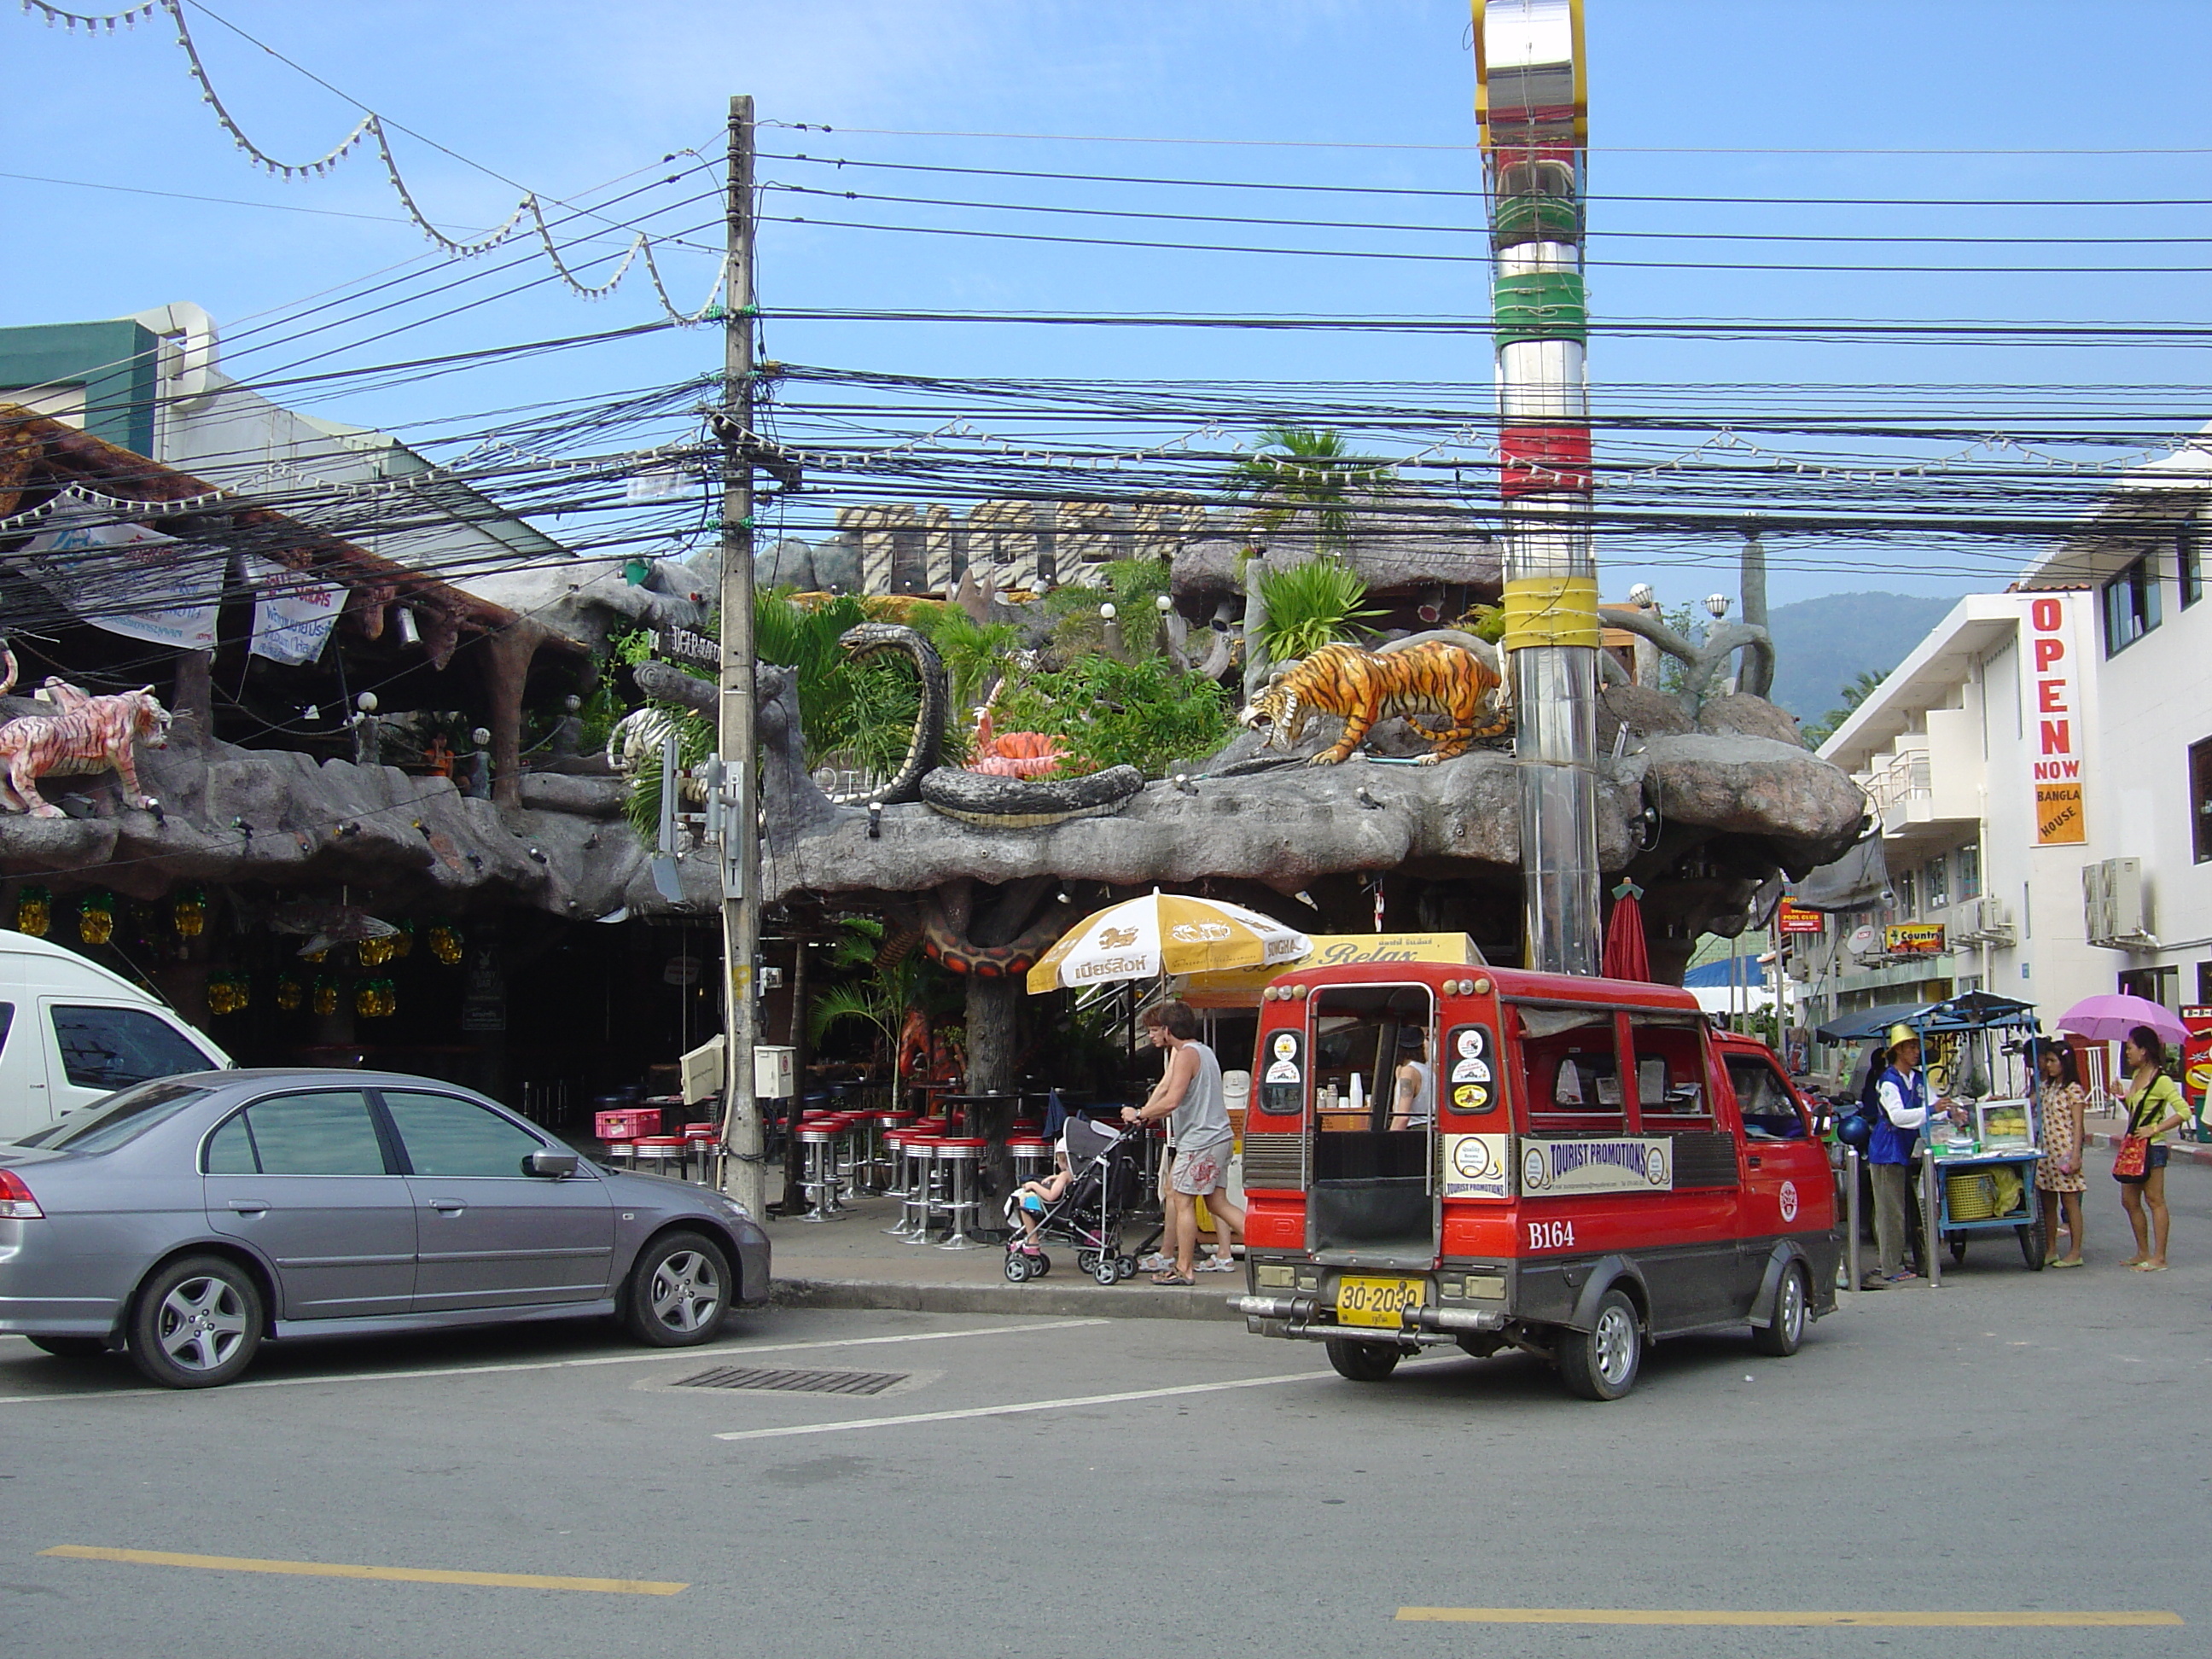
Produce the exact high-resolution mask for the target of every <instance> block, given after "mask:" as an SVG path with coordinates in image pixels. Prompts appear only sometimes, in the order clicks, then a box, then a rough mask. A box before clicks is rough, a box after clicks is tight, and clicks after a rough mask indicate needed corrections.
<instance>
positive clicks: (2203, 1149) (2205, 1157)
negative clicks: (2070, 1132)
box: [2081, 1129, 2212, 1170]
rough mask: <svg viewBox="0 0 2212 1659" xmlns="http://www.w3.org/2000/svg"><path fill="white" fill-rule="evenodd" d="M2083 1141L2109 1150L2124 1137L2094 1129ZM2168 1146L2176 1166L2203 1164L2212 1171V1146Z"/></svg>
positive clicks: (2187, 1142)
mask: <svg viewBox="0 0 2212 1659" xmlns="http://www.w3.org/2000/svg"><path fill="white" fill-rule="evenodd" d="M2081 1139H2082V1140H2083V1141H2084V1142H2085V1143H2087V1145H2089V1146H2102V1147H2105V1148H2106V1149H2107V1150H2109V1149H2111V1148H2112V1147H2116V1146H2118V1145H2119V1144H2120V1141H2121V1139H2122V1137H2121V1136H2119V1135H2116V1134H2113V1133H2110V1132H2109V1131H2107V1130H2103V1129H2092V1130H2091V1131H2090V1132H2089V1133H2087V1134H2086V1135H2083V1136H2082V1137H2081ZM2166 1146H2169V1147H2170V1148H2172V1158H2171V1161H2172V1162H2173V1163H2176V1164H2203V1166H2204V1167H2205V1168H2206V1169H2209V1170H2212V1146H2204V1145H2203V1144H2201V1143H2200V1142H2197V1141H2191V1140H2184V1141H2179V1142H2177V1141H2171V1140H2169V1141H2167V1142H2166Z"/></svg>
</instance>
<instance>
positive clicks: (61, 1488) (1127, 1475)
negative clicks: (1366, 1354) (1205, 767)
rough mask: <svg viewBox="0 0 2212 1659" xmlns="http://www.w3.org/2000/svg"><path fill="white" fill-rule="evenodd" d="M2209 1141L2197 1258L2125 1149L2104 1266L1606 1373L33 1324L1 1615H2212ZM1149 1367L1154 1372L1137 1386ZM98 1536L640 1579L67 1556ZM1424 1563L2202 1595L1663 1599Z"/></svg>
mask: <svg viewBox="0 0 2212 1659" xmlns="http://www.w3.org/2000/svg"><path fill="white" fill-rule="evenodd" d="M2172 1185H2173V1188H2174V1193H2175V1196H2176V1199H2177V1200H2178V1201H2177V1204H2176V1225H2175V1240H2176V1243H2175V1250H2174V1255H2175V1259H2176V1261H2177V1262H2178V1263H2179V1265H2178V1266H2177V1267H2176V1268H2175V1269H2174V1270H2173V1271H2172V1272H2171V1273H2163V1274H2155V1275H2152V1274H2138V1273H2128V1272H2125V1271H2124V1270H2122V1269H2121V1268H2120V1267H2118V1259H2119V1257H2120V1255H2122V1254H2124V1248H2123V1247H2124V1239H2125V1233H2124V1223H2123V1222H2122V1221H2121V1219H2120V1217H2119V1214H2118V1205H2117V1202H2116V1201H2115V1200H2114V1199H2113V1197H2112V1188H2111V1183H2110V1182H2107V1181H2104V1180H2102V1179H2101V1178H2100V1179H2099V1180H2098V1181H2097V1182H2095V1183H2093V1188H2094V1189H2093V1192H2092V1194H2091V1200H2092V1204H2093V1219H2092V1230H2093V1231H2092V1237H2091V1255H2092V1260H2093V1265H2092V1266H2091V1267H2088V1268H2087V1269H2085V1270H2082V1271H2081V1272H2076V1273H2039V1274H2030V1273H2026V1272H2024V1271H2022V1269H2021V1266H2020V1264H2019V1256H2018V1252H2017V1251H2016V1249H2013V1248H2011V1246H2010V1244H2009V1242H2008V1241H2007V1242H2005V1243H2004V1244H2003V1246H2002V1248H1996V1249H1983V1250H1978V1251H1976V1252H1975V1253H1974V1254H1973V1255H1972V1256H1970V1258H1969V1261H1968V1262H1967V1265H1966V1267H1965V1268H1963V1269H1961V1270H1959V1271H1957V1272H1956V1273H1954V1274H1953V1275H1951V1276H1949V1277H1948V1278H1947V1282H1946V1285H1945V1287H1944V1288H1943V1289H1942V1290H1941V1291H1929V1290H1927V1289H1924V1288H1922V1289H1911V1290H1899V1291H1887V1292H1883V1293H1881V1294H1879V1295H1869V1296H1864V1297H1858V1298H1856V1299H1855V1300H1854V1301H1852V1303H1851V1305H1850V1306H1849V1308H1848V1309H1847V1310H1846V1311H1845V1312H1844V1313H1842V1314H1839V1315H1838V1316H1836V1317H1835V1318H1833V1319H1832V1320H1829V1321H1826V1322H1823V1323H1822V1324H1820V1326H1818V1327H1816V1328H1815V1329H1814V1333H1813V1334H1812V1336H1811V1338H1810V1339H1809V1340H1808V1343H1807V1345H1806V1347H1805V1349H1804V1351H1803V1352H1802V1353H1800V1354H1799V1355H1798V1356H1797V1357H1796V1358H1793V1359H1790V1360H1770V1359H1763V1358H1757V1357H1756V1356H1754V1355H1753V1353H1752V1352H1751V1349H1750V1347H1749V1346H1748V1344H1747V1342H1744V1341H1742V1340H1723V1339H1718V1338H1715V1339H1705V1340H1688V1341H1683V1342H1680V1343H1674V1344H1668V1345H1666V1346H1662V1347H1661V1348H1659V1349H1658V1350H1656V1352H1655V1353H1654V1354H1653V1355H1652V1356H1651V1357H1650V1359H1649V1361H1648V1362H1647V1369H1646V1371H1645V1375H1644V1382H1643V1383H1642V1385H1641V1386H1640V1388H1639V1389H1638V1391H1637V1393H1635V1394H1634V1395H1632V1396H1631V1397H1630V1398H1629V1399H1627V1400H1626V1401H1620V1402H1618V1403H1616V1404H1613V1405H1602V1406H1601V1405H1592V1404H1588V1403H1584V1402H1582V1401H1574V1400H1570V1399H1568V1398H1567V1397H1566V1396H1565V1395H1564V1394H1563V1393H1562V1392H1561V1391H1560V1390H1559V1387H1558V1385H1557V1383H1556V1382H1555V1380H1554V1379H1553V1376H1551V1375H1550V1373H1549V1372H1548V1371H1547V1370H1546V1369H1545V1368H1544V1367H1543V1366H1541V1364H1536V1363H1534V1362H1533V1361H1530V1360H1528V1359H1526V1358H1498V1359H1492V1360H1486V1361H1476V1360H1471V1359H1468V1358H1464V1357H1462V1356H1460V1355H1459V1354H1458V1353H1457V1351H1456V1350H1446V1351H1443V1353H1441V1354H1438V1355H1437V1356H1435V1357H1431V1358H1424V1359H1421V1360H1419V1361H1416V1362H1411V1363H1409V1364H1407V1365H1405V1366H1402V1367H1401V1369H1400V1370H1399V1373H1398V1375H1397V1376H1396V1377H1395V1378H1394V1379H1393V1380H1391V1381H1390V1382H1389V1383H1384V1384H1381V1385H1364V1386H1363V1385H1358V1384H1353V1383H1346V1382H1342V1381H1340V1379H1338V1378H1337V1377H1336V1376H1334V1373H1333V1372H1330V1371H1329V1370H1328V1368H1327V1364H1326V1361H1325V1360H1324V1359H1323V1358H1322V1355H1321V1353H1320V1352H1319V1351H1318V1350H1316V1349H1313V1348H1309V1347H1307V1346H1303V1345H1293V1344H1289V1343H1279V1342H1268V1341H1265V1340H1261V1339H1258V1338H1255V1337H1249V1336H1247V1335H1245V1334H1243V1330H1242V1329H1241V1328H1240V1327H1238V1326H1237V1325H1235V1324H1233V1323H1229V1322H1224V1323H1222V1324H1219V1325H1211V1324H1200V1323H1192V1322H1174V1321H1153V1320H1131V1321H1108V1322H1064V1321H1054V1320H1042V1319H1040V1320H1007V1319H996V1320H993V1319H987V1318H982V1317H963V1316H930V1315H916V1314H898V1313H879V1312H781V1313H770V1314H766V1315H763V1316H757V1317H753V1318H749V1319H747V1320H746V1321H744V1322H743V1323H742V1324H741V1325H738V1326H734V1327H733V1328H732V1331H731V1332H730V1334H729V1337H728V1339H727V1340H726V1341H724V1342H723V1343H722V1344H720V1345H719V1346H718V1347H717V1348H716V1349H714V1350H712V1351H702V1350H694V1351H691V1352H687V1353H684V1354H682V1355H680V1356H675V1357H670V1356H667V1355H659V1354H654V1355H641V1353H640V1352H639V1351H637V1350H635V1349H633V1348H631V1347H629V1346H626V1345H625V1343H624V1342H623V1340H622V1339H621V1338H619V1337H618V1336H617V1335H616V1334H614V1333H612V1332H611V1330H607V1329H605V1328H589V1327H585V1328H540V1329H539V1330H538V1331H535V1332H531V1333H508V1334H494V1335H475V1336H468V1337H462V1338H445V1339H440V1340H435V1341H431V1340H424V1341H418V1342H411V1343H407V1344H404V1345H393V1344H389V1343H382V1344H375V1345H368V1344H329V1345H322V1346H307V1347H301V1348H297V1349H295V1350H294V1351H293V1352H289V1353H286V1352H280V1351H278V1350H276V1349H270V1350H266V1351H264V1361H263V1363H262V1364H260V1366H259V1367H258V1369H257V1370H256V1371H255V1372H254V1373H252V1376H251V1377H250V1379H249V1381H248V1382H247V1383H246V1384H244V1385H241V1386H237V1387H234V1388H231V1389H223V1390H219V1391H215V1392H210V1393H203V1394H194V1395H176V1394H167V1393H161V1392H154V1391H149V1390H146V1389H143V1388H142V1387H140V1386H139V1385H138V1383H137V1380H136V1378H135V1375H134V1374H133V1373H132V1372H131V1371H130V1370H128V1369H127V1367H125V1366H124V1365H123V1364H120V1362H64V1361H61V1360H57V1359H52V1358H46V1357H45V1356H43V1355H40V1354H39V1353H37V1352H34V1351H33V1350H32V1349H31V1348H30V1347H29V1346H28V1345H27V1344H25V1343H23V1342H21V1341H20V1340H15V1339H12V1338H10V1339H0V1632H5V1637H4V1639H3V1640H0V1649H4V1650H6V1651H8V1652H11V1653H33V1652H73V1651H74V1652H86V1653H91V1654H96V1655H98V1656H100V1659H137V1656H145V1659H203V1656H204V1659H218V1656H220V1659H236V1656H238V1655H239V1653H240V1651H241V1650H243V1651H246V1652H249V1653H252V1654H254V1655H256V1656H270V1659H281V1656H290V1655H295V1654H296V1655H314V1656H325V1655H327V1656H353V1655H362V1656H369V1655H374V1656H386V1655H396V1654H402V1653H405V1654H410V1655H420V1654H426V1653H428V1654H437V1655H441V1656H447V1655H468V1656H477V1655H482V1656H505V1655H517V1656H521V1655H529V1656H536V1659H543V1656H549V1655H552V1656H568V1655H594V1656H596V1655H601V1654H609V1653H616V1654H620V1653H631V1652H652V1653H656V1654H667V1655H684V1654H690V1653H700V1654H706V1653H713V1654H717V1655H722V1654H735V1655H754V1654H759V1655H775V1656H779V1659H781V1656H790V1659H815V1656H822V1659H849V1656H853V1655H855V1654H863V1653H866V1654H891V1655H897V1656H901V1659H938V1656H947V1659H951V1656H963V1659H964V1656H971V1655H982V1654H1002V1653H1010V1652H1014V1651H1017V1650H1020V1651H1024V1652H1031V1653H1039V1654H1051V1655H1075V1656H1090V1655H1098V1656H1104V1659H1115V1656H1121V1655H1143V1656H1146V1659H1158V1656H1160V1655H1163V1654H1166V1653H1179V1654H1187V1653H1194V1652H1206V1651H1245V1650H1251V1649H1252V1648H1253V1647H1254V1646H1255V1644H1257V1645H1259V1646H1260V1647H1261V1650H1265V1651H1268V1652H1273V1653H1279V1654H1285V1655H1303V1654H1319V1653H1340V1652H1351V1653H1359V1654H1370V1653H1385V1654H1404V1655H1407V1656H1413V1659H1425V1656H1430V1655H1452V1656H1461V1655H1468V1654H1501V1655H1502V1654H1511V1655H1516V1656H1520V1655H1552V1654H1588V1653H1589V1652H1592V1651H1594V1649H1593V1648H1591V1647H1589V1646H1586V1645H1583V1644H1592V1643H1595V1644H1607V1645H1609V1646H1610V1647H1611V1648H1612V1649H1613V1650H1615V1651H1622V1652H1628V1653H1633V1654H1636V1655H1638V1656H1644V1655H1650V1656H1662V1659H1669V1656H1695V1659H1714V1656H1722V1655H1735V1654H1743V1655H1753V1654H1756V1655H1759V1656H1762V1659H1771V1656H1790V1655H1798V1654H1806V1655H1818V1656H1826V1655H1832V1654H1833V1655H1850V1656H1858V1655H1869V1654H1872V1653H1874V1652H1875V1651H1876V1650H1881V1651H1882V1652H1884V1653H1885V1655H1888V1654H1911V1655H1917V1654H1927V1655H1938V1654H1940V1655H1942V1656H1944V1659H1976V1656H1983V1655H1987V1656H1999V1655H2002V1656H2007V1659H2013V1656H2022V1655H2044V1654H2049V1655H2066V1656H2074V1655H2078V1654H2081V1653H2083V1652H2091V1653H2096V1654H2100V1655H2103V1654H2108V1653H2110V1654H2124V1655H2130V1656H2135V1655H2140V1656H2143V1659H2168V1656H2178V1655H2181V1654H2185V1653H2190V1652H2202V1651H2203V1644H2204V1642H2205V1639H2206V1638H2205V1631H2206V1630H2207V1629H2208V1628H2212V1574H2208V1573H2207V1571H2206V1570H2205V1562H2206V1556H2207V1551H2208V1547H2212V1525H2208V1520H2212V1515H2208V1507H2212V1503H2209V1501H2208V1500H2212V1463H2208V1459H2207V1457H2206V1450H2207V1446H2206V1439H2207V1433H2206V1430H2205V1427H2204V1423H2205V1418H2206V1412H2207V1404H2206V1402H2207V1399H2208V1394H2212V1346H2208V1342H2207V1336H2208V1332H2212V1314H2209V1313H2208V1303H2212V1175H2203V1174H2199V1173H2198V1172H2197V1171H2193V1170H2192V1171H2184V1170H2176V1171H2175V1172H2174V1175H2173V1177H2172ZM2100 1232H2101V1235H2102V1237H2101V1238H2100V1237H2099V1234H2100ZM2100 1244H2101V1245H2102V1246H2103V1248H2101V1249H2100ZM2100 1262H2101V1265H2100ZM1144 1293H1145V1291H1144V1290H1143V1288H1142V1287H1141V1286H1132V1287H1130V1288H1129V1289H1128V1291H1127V1294H1129V1295H1131V1296H1139V1295H1142V1294H1144ZM732 1364H747V1365H761V1366H773V1367H792V1368H798V1367H805V1368H829V1369H835V1370H848V1371H851V1370H857V1371H866V1372H872V1373H890V1374H895V1375H896V1376H900V1377H901V1378H902V1379H903V1380H902V1381H899V1382H897V1383H893V1384H890V1386H889V1387H888V1389H886V1391H885V1392H884V1393H881V1394H877V1395H870V1396H865V1397H861V1396H843V1395H821V1394H781V1393H761V1392H753V1391H721V1390H715V1389H696V1388H675V1387H671V1386H670V1385H671V1384H672V1383H676V1382H678V1380H680V1379H682V1378H684V1377H688V1376H694V1375H696V1374H697V1373H699V1372H701V1371H703V1370H708V1369H709V1368H711V1367H714V1366H726V1365H732ZM1161 1389H1181V1390H1186V1391H1185V1392H1179V1393H1174V1394H1168V1395H1161V1394H1158V1393H1155V1392H1153V1391H1156V1390H1161ZM1109 1395H1134V1396H1140V1397H1133V1398H1127V1399H1101V1398H1100V1396H1109ZM1062 1401H1079V1402H1084V1403H1075V1404H1054V1403H1051V1402H1062ZM1006 1407H1041V1408H1037V1409H1025V1410H1018V1411H1007V1410H1006V1409H1005V1408H1006ZM963 1413H968V1414H963ZM985 1413H987V1414H985ZM940 1414H942V1415H940ZM883 1419H891V1420H890V1421H884V1420H883ZM900 1419H907V1420H900ZM724 1435H740V1436H744V1438H738V1439H726V1438H720V1436H724ZM57 1547H64V1548H73V1549H77V1550H86V1549H89V1550H92V1551H136V1552H151V1553H172V1554H173V1553H184V1554H190V1555H197V1556H201V1557H211V1558H219V1559H222V1560H223V1561H225V1562H238V1561H244V1562H248V1563H251V1562H264V1563H265V1562H269V1561H281V1562H304V1563H309V1564H335V1565H354V1566H360V1565H371V1566H378V1567H386V1568H397V1569H402V1570H406V1571H429V1572H433V1573H436V1572H463V1573H479V1574H489V1575H495V1576H504V1577H514V1576H524V1577H530V1576H535V1577H556V1578H564V1579H579V1578H580V1579H586V1580H611V1581H618V1582H622V1583H626V1584H629V1586H630V1587H629V1588H618V1589H558V1588H547V1587H543V1586H538V1585H532V1584H527V1583H520V1584H508V1583H438V1582H421V1581H419V1580H414V1579H405V1578H403V1579H399V1580H397V1581H392V1582H363V1581H361V1580H359V1579H357V1578H346V1577H329V1576H322V1575H320V1574H315V1575H313V1576H302V1575H299V1574H277V1573H271V1572H269V1571H248V1570H245V1569H244V1568H242V1567H240V1566H239V1565H218V1566H204V1565H163V1564H160V1563H158V1562H150V1561H141V1560H131V1559H122V1560H118V1559H97V1558H94V1559H87V1558H85V1557H83V1556H81V1555H80V1556H70V1555H53V1554H46V1553H42V1552H46V1551H50V1550H53V1549H55V1548H57ZM635 1581H649V1585H650V1586H651V1587H654V1588H656V1589H657V1592H658V1593H652V1594H640V1593H635ZM678 1585H680V1586H682V1587H683V1588H681V1589H673V1588H671V1587H673V1586H678ZM1408 1607H1413V1608H1447V1609H1461V1608H1472V1609H1495V1608H1508V1609H1528V1608H1544V1609H1562V1610H1566V1611H1567V1612H1568V1613H1586V1612H1587V1610H1591V1609H1601V1610H1612V1611H1614V1612H1619V1611H1620V1610H1645V1611H1649V1610H1662V1611H1664V1610H1685V1609H1688V1610H1696V1611H1698V1612H1699V1613H1723V1614H1726V1613H1746V1612H1752V1613H1757V1612H1774V1611H1802V1610H1808V1609H1810V1610H1838V1611H1845V1612H1875V1613H1908V1614H1926V1613H1942V1612H1945V1611H1958V1610H1965V1611H1970V1612H1972V1611H1987V1610H1996V1611H2002V1612H2008V1613H2040V1614H2042V1615H2045V1616H2071V1615H2075V1614H2080V1613H2085V1612H2121V1613H2168V1614H2175V1615H2179V1618H2180V1619H2181V1620H2185V1625H2183V1626H2172V1625H2171V1624H2168V1625H2165V1626H2139V1627H2126V1628H2107V1629H2088V1630H2084V1629H2081V1628H2077V1627H2067V1626H2030V1627H2027V1628H2014V1629H1988V1628H1945V1627H1929V1626H1912V1625H1905V1626H1891V1627H1885V1628H1878V1629H1862V1628H1836V1627H1821V1626H1814V1627H1795V1626H1785V1627H1781V1628H1765V1627H1759V1626H1741V1625H1725V1624H1724V1625H1720V1626H1684V1625H1669V1624H1660V1625H1656V1626H1647V1627H1638V1628H1632V1629H1621V1628H1619V1627H1617V1626H1607V1625H1604V1624H1591V1623H1583V1622H1569V1623H1547V1624H1533V1625H1532V1624H1522V1623H1501V1622H1498V1621H1496V1620H1494V1619H1492V1618H1487V1617H1484V1618H1477V1619H1474V1620H1465V1621H1455V1622H1425V1621H1409V1620H1402V1619H1401V1618H1400V1617H1399V1614H1400V1611H1401V1609H1403V1608H1408Z"/></svg>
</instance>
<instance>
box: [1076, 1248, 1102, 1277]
mask: <svg viewBox="0 0 2212 1659" xmlns="http://www.w3.org/2000/svg"><path fill="white" fill-rule="evenodd" d="M1075 1271H1076V1272H1078V1273H1097V1271H1098V1252H1097V1251H1096V1250H1078V1251H1077V1252H1076V1253H1075Z"/></svg>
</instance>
